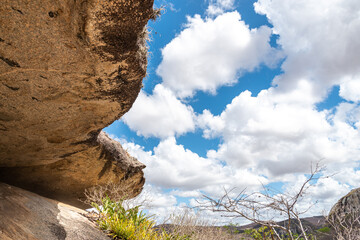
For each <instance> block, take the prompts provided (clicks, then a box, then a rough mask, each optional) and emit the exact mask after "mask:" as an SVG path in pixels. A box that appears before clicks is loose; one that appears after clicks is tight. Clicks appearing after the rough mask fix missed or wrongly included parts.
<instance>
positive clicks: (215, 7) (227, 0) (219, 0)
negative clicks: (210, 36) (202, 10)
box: [206, 0, 235, 16]
mask: <svg viewBox="0 0 360 240" xmlns="http://www.w3.org/2000/svg"><path fill="white" fill-rule="evenodd" d="M234 1H235V0H210V4H209V6H208V8H207V9H206V13H207V14H208V15H209V16H218V15H220V14H223V13H224V11H226V10H231V9H233V7H234Z"/></svg>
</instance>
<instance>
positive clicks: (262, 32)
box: [157, 11, 280, 98]
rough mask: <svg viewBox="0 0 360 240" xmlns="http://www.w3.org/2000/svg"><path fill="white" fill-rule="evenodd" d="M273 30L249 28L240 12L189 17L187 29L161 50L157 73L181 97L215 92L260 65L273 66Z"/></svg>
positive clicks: (274, 56)
mask: <svg viewBox="0 0 360 240" xmlns="http://www.w3.org/2000/svg"><path fill="white" fill-rule="evenodd" d="M270 35H271V29H270V28H269V27H267V26H262V27H260V28H258V29H249V27H248V26H247V25H246V24H245V22H244V21H241V17H240V14H239V13H238V12H236V11H235V12H229V13H224V14H222V15H220V16H218V17H217V18H215V19H209V18H208V19H205V20H204V19H202V18H201V17H200V16H199V15H195V16H194V17H193V18H192V17H188V23H187V25H186V28H185V29H184V30H183V31H182V32H181V33H180V34H179V35H178V36H177V37H176V38H174V39H173V40H172V41H171V42H170V43H169V44H168V45H166V46H165V47H164V49H162V56H163V60H162V62H161V63H160V65H159V67H158V69H157V74H158V75H160V76H161V77H162V80H163V84H164V86H166V87H168V88H169V89H171V90H172V91H173V92H174V93H175V94H176V95H177V96H179V97H180V98H185V97H191V96H193V95H194V93H195V92H196V91H198V90H201V91H206V92H211V93H215V92H216V89H217V88H218V87H219V86H223V85H230V84H233V83H235V82H236V81H237V78H238V77H239V76H240V75H241V74H242V73H243V72H246V71H252V70H254V69H255V68H256V67H257V66H259V65H260V64H261V63H266V64H268V65H271V64H274V63H275V62H277V60H278V59H279V57H278V56H280V54H278V53H277V51H276V50H275V49H273V48H271V46H270V44H269V40H270Z"/></svg>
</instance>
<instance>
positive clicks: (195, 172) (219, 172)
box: [123, 137, 268, 196]
mask: <svg viewBox="0 0 360 240" xmlns="http://www.w3.org/2000/svg"><path fill="white" fill-rule="evenodd" d="M123 146H124V148H125V149H127V150H128V151H129V153H130V154H131V155H133V156H134V157H136V158H138V159H139V160H140V161H141V162H143V163H144V164H145V165H146V168H145V170H144V172H145V177H146V179H147V181H149V182H150V183H151V184H154V185H156V186H160V187H162V188H166V189H177V188H179V189H181V190H182V191H186V192H183V193H182V196H185V195H189V194H190V195H191V194H194V195H196V194H198V193H196V192H193V191H204V192H207V193H209V194H219V193H222V192H223V187H226V188H231V187H237V188H239V189H242V188H244V187H250V188H251V187H256V186H260V185H261V184H262V183H264V184H266V183H267V182H268V180H267V179H265V178H264V177H262V176H259V175H257V174H255V173H253V172H252V171H251V170H250V169H234V168H231V167H229V166H226V165H224V164H223V163H221V162H219V161H216V160H213V159H207V158H202V157H200V156H198V155H197V154H196V153H193V152H192V151H190V150H188V149H185V148H184V147H183V146H182V145H178V144H177V143H176V140H175V138H173V137H170V138H167V139H165V140H162V141H161V142H160V143H159V145H158V146H157V147H155V148H154V152H150V151H149V152H145V151H144V150H143V148H142V147H140V146H139V145H136V144H134V143H128V142H125V141H123ZM174 194H175V193H174ZM176 195H178V196H181V195H180V193H179V192H177V194H176Z"/></svg>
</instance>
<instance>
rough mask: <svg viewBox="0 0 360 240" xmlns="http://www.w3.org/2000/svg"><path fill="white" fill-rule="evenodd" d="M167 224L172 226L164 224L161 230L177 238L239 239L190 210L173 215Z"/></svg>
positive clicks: (203, 239) (198, 239) (199, 239)
mask: <svg viewBox="0 0 360 240" xmlns="http://www.w3.org/2000/svg"><path fill="white" fill-rule="evenodd" d="M166 222H169V223H170V224H162V225H161V226H160V228H162V229H163V230H165V231H168V232H171V233H173V234H174V235H175V236H187V237H189V239H193V240H232V239H239V236H235V235H232V234H230V233H229V232H228V231H226V230H225V229H224V228H222V227H219V226H216V224H215V222H212V221H209V220H207V219H205V218H203V217H201V216H200V214H199V213H194V212H193V211H191V210H190V209H184V210H183V211H182V212H180V213H174V214H171V215H170V216H169V218H168V219H167V221H166ZM186 239H187V238H186Z"/></svg>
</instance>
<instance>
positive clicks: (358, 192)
mask: <svg viewBox="0 0 360 240" xmlns="http://www.w3.org/2000/svg"><path fill="white" fill-rule="evenodd" d="M349 215H352V217H354V218H359V217H360V188H357V189H353V190H352V191H350V192H349V193H348V194H346V196H344V197H342V198H341V199H340V200H339V201H338V202H337V203H336V204H335V205H334V206H333V207H332V208H331V211H330V213H329V216H330V217H331V216H336V217H335V219H337V218H339V219H346V218H348V217H349ZM359 227H360V226H359Z"/></svg>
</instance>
